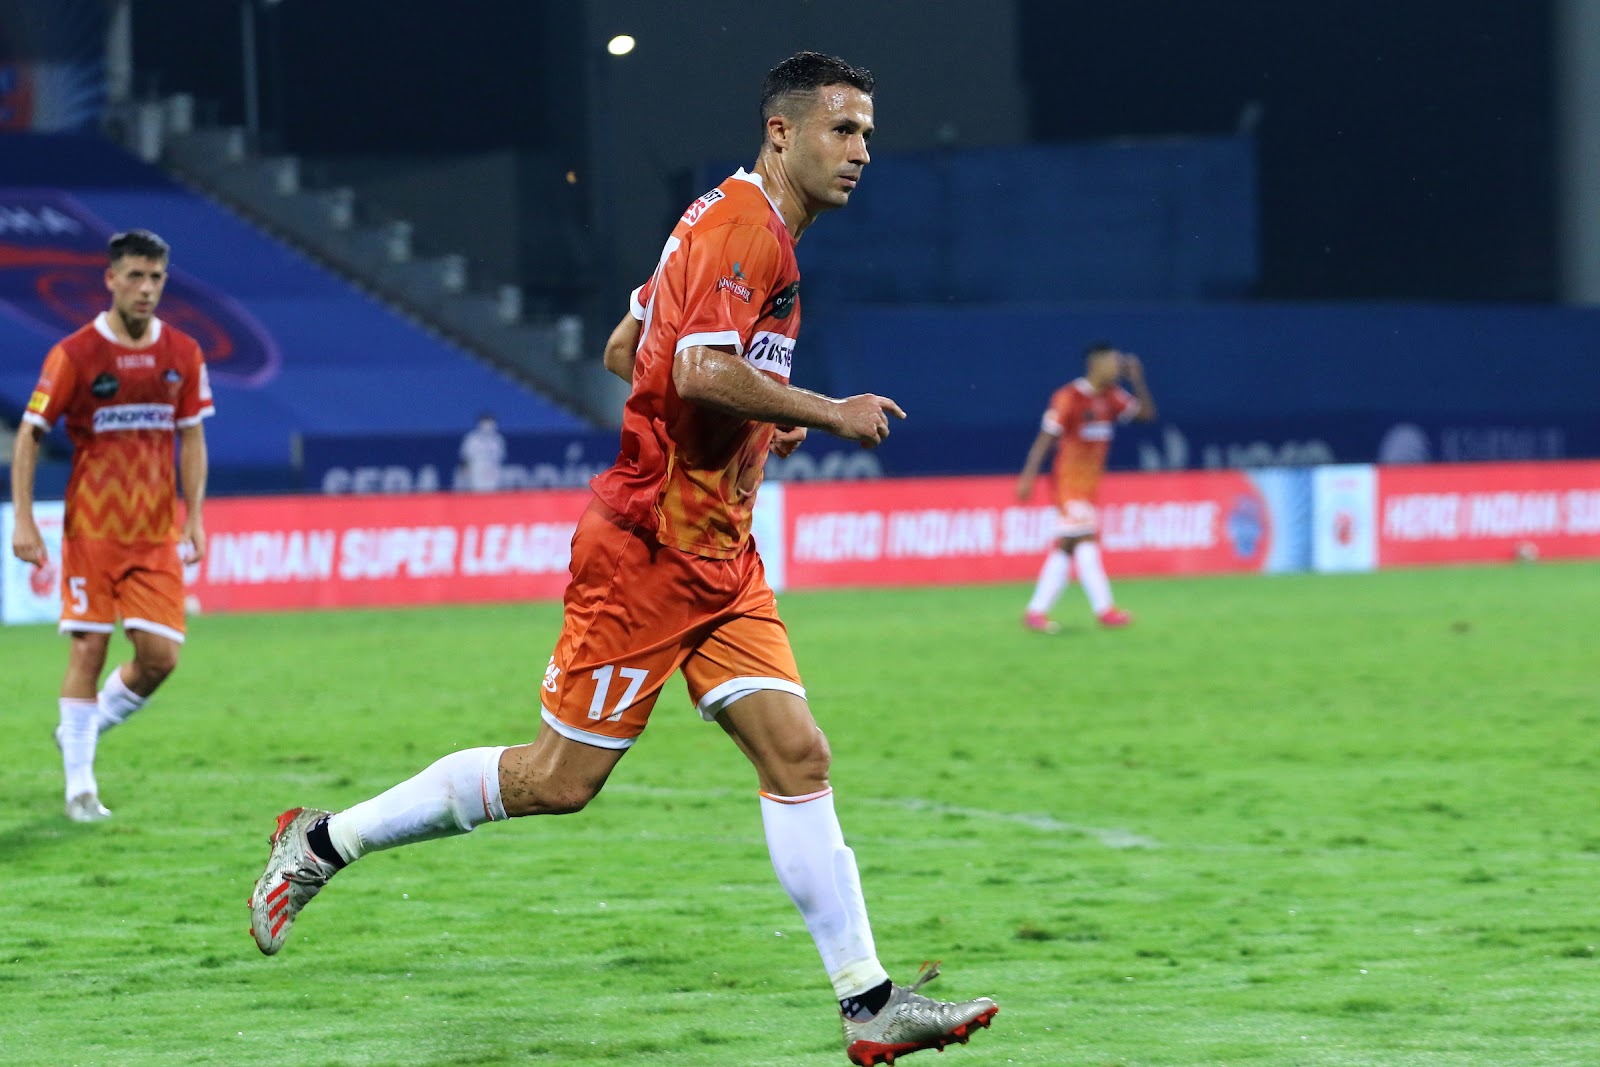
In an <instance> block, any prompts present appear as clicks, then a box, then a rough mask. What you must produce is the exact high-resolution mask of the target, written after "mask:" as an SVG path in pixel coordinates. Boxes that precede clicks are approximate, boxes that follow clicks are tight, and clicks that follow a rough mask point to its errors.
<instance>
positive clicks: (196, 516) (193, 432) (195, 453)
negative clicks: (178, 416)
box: [178, 422, 210, 563]
mask: <svg viewBox="0 0 1600 1067" xmlns="http://www.w3.org/2000/svg"><path fill="white" fill-rule="evenodd" d="M209 466H210V459H209V456H208V455H207V452H206V427H205V423H203V422H195V423H194V424H193V425H192V426H185V427H183V428H182V429H180V430H179V431H178V478H179V481H181V482H182V484H183V502H184V507H185V515H184V519H183V535H182V539H181V540H180V542H179V545H178V550H179V553H180V555H182V556H183V561H184V562H185V563H199V562H200V561H201V560H202V559H205V557H206V526H205V520H204V518H203V517H202V515H201V511H202V509H203V508H204V507H205V501H206V474H207V469H208V467H209ZM185 549H187V551H185Z"/></svg>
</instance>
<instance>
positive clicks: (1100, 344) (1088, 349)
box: [1083, 340, 1117, 362]
mask: <svg viewBox="0 0 1600 1067" xmlns="http://www.w3.org/2000/svg"><path fill="white" fill-rule="evenodd" d="M1116 350H1117V346H1116V345H1114V344H1112V343H1111V342H1110V341H1104V340H1102V341H1090V342H1089V343H1088V344H1087V345H1086V346H1084V349H1083V358H1084V362H1088V361H1089V360H1091V359H1093V358H1094V357H1095V356H1098V355H1099V354H1100V353H1102V352H1115V351H1116Z"/></svg>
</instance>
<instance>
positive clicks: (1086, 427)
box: [1040, 378, 1139, 502]
mask: <svg viewBox="0 0 1600 1067" xmlns="http://www.w3.org/2000/svg"><path fill="white" fill-rule="evenodd" d="M1138 413H1139V401H1138V399H1137V398H1136V397H1134V396H1133V395H1131V394H1130V393H1129V392H1128V391H1127V390H1126V389H1124V388H1122V386H1120V385H1113V386H1112V387H1111V388H1110V389H1107V390H1106V391H1105V392H1103V393H1097V392H1095V390H1094V386H1092V385H1090V384H1089V380H1088V379H1087V378H1078V379H1076V380H1074V381H1072V382H1069V383H1068V384H1066V385H1063V386H1062V387H1061V388H1060V389H1057V390H1056V391H1055V393H1054V394H1053V395H1052V396H1051V397H1050V407H1049V409H1048V410H1046V411H1045V413H1044V419H1043V421H1042V422H1041V423H1040V429H1042V430H1043V431H1044V432H1045V433H1048V434H1050V435H1051V436H1053V437H1055V438H1056V459H1055V483H1056V499H1057V501H1058V502H1059V501H1066V500H1092V499H1094V493H1095V490H1096V489H1098V488H1099V486H1100V476H1101V475H1102V474H1104V473H1105V469H1106V453H1107V452H1109V451H1110V450H1111V438H1112V437H1113V436H1114V433H1115V429H1114V425H1115V424H1116V423H1119V422H1127V421H1128V420H1129V419H1132V418H1133V417H1134V416H1135V415H1137V414H1138Z"/></svg>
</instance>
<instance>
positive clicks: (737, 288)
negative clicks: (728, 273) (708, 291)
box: [717, 264, 754, 304]
mask: <svg viewBox="0 0 1600 1067" xmlns="http://www.w3.org/2000/svg"><path fill="white" fill-rule="evenodd" d="M737 266H738V265H737V264H735V269H737ZM717 292H719V293H729V294H731V295H733V296H735V297H737V298H739V299H740V300H743V301H744V302H745V303H746V304H748V303H750V297H751V294H752V293H753V292H754V290H752V289H751V288H750V286H748V285H746V284H745V283H744V282H741V281H740V280H739V279H738V278H718V279H717Z"/></svg>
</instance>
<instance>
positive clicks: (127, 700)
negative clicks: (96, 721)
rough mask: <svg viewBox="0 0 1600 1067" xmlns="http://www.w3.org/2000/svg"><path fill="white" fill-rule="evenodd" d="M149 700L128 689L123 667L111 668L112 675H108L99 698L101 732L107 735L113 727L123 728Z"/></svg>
mask: <svg viewBox="0 0 1600 1067" xmlns="http://www.w3.org/2000/svg"><path fill="white" fill-rule="evenodd" d="M149 699H150V698H149V697H142V696H140V695H139V694H138V693H135V692H134V691H133V690H132V689H129V688H128V683H127V682H124V681H123V680H122V668H121V667H113V668H111V673H110V674H108V675H106V682H105V684H104V685H102V686H101V687H100V696H99V698H98V702H99V705H100V732H101V733H105V732H106V731H107V730H109V729H111V728H112V727H113V726H121V725H122V724H123V723H125V722H127V721H128V717H129V716H130V715H132V714H133V713H134V712H136V711H138V710H139V709H140V708H142V707H144V706H145V702H146V701H148V700H149Z"/></svg>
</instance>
